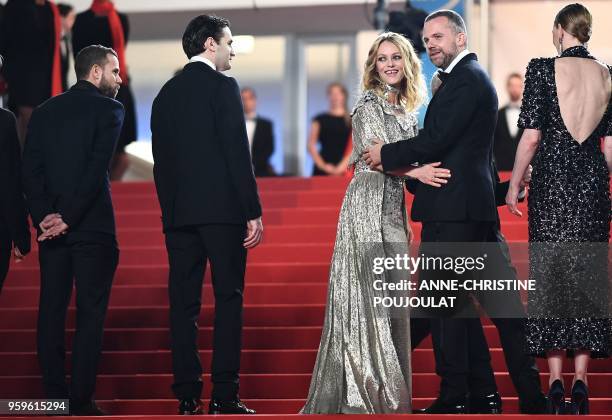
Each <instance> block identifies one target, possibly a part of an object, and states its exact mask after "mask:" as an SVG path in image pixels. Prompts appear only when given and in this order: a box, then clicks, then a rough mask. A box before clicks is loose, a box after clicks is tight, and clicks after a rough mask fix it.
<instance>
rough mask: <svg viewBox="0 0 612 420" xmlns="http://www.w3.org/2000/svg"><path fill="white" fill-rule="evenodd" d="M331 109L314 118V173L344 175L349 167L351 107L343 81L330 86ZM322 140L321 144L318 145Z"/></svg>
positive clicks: (311, 150) (311, 143)
mask: <svg viewBox="0 0 612 420" xmlns="http://www.w3.org/2000/svg"><path fill="white" fill-rule="evenodd" d="M327 99H328V101H329V109H328V111H327V112H323V113H321V114H318V115H317V116H316V117H314V118H313V121H312V124H311V126H310V135H309V137H308V153H310V155H311V156H312V160H313V161H314V165H315V167H314V171H313V173H312V174H313V175H343V174H344V173H345V172H346V169H347V168H348V162H349V157H350V150H349V153H347V145H348V142H349V135H350V134H351V121H350V116H349V113H348V110H347V104H346V102H347V99H348V92H347V91H346V88H345V87H344V86H343V85H341V84H340V83H337V82H334V83H331V84H330V85H329V86H327ZM317 143H320V148H319V147H317V146H318V144H317Z"/></svg>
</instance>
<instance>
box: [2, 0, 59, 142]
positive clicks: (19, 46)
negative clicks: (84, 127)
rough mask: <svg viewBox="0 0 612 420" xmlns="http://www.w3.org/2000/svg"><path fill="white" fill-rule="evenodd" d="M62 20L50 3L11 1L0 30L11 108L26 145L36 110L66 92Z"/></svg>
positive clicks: (8, 3)
mask: <svg viewBox="0 0 612 420" xmlns="http://www.w3.org/2000/svg"><path fill="white" fill-rule="evenodd" d="M60 34H61V19H60V15H59V11H58V9H57V6H56V5H55V4H54V3H53V2H52V1H49V0H8V2H7V3H6V7H5V9H4V18H3V20H2V25H1V27H0V54H3V55H4V57H5V59H6V65H5V66H4V70H3V75H4V78H5V79H6V82H7V84H8V90H9V108H10V109H11V110H12V111H13V112H14V113H15V114H16V115H17V132H18V134H19V140H20V142H21V144H22V146H23V142H24V140H25V135H26V131H27V127H28V122H29V121H30V117H31V116H32V111H33V109H34V108H35V107H37V106H38V105H40V104H41V103H43V102H44V101H45V100H47V99H49V98H50V97H51V96H55V95H59V94H60V93H62V76H61V63H60V61H61V60H60V49H59V39H60Z"/></svg>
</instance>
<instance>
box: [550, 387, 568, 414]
mask: <svg viewBox="0 0 612 420" xmlns="http://www.w3.org/2000/svg"><path fill="white" fill-rule="evenodd" d="M564 411H565V389H564V388H563V382H561V380H560V379H557V380H555V381H554V382H553V383H552V384H550V389H549V390H548V397H547V398H546V412H547V413H548V414H564Z"/></svg>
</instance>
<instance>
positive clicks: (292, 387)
mask: <svg viewBox="0 0 612 420" xmlns="http://www.w3.org/2000/svg"><path fill="white" fill-rule="evenodd" d="M346 183H347V180H345V179H341V178H333V179H332V178H317V179H306V178H279V179H261V180H259V181H258V184H259V188H260V191H261V198H262V202H263V205H264V225H265V243H264V244H263V245H262V246H260V247H259V248H258V249H256V250H255V251H253V252H252V253H250V254H249V264H248V267H247V278H246V283H247V287H246V291H245V310H244V324H245V329H244V334H243V343H244V351H243V355H242V381H241V397H242V398H243V399H244V400H245V401H246V402H247V404H248V405H249V406H251V407H252V408H254V409H256V410H257V411H258V412H259V413H260V414H262V416H260V417H259V418H266V419H267V418H270V419H279V418H283V417H285V416H287V415H291V414H296V413H297V412H298V411H299V409H300V408H301V407H302V405H303V403H304V398H305V397H306V393H307V391H308V385H309V382H310V374H311V372H312V367H313V364H314V360H315V356H316V349H317V347H318V344H319V339H320V333H321V324H322V321H323V315H324V304H325V297H326V292H327V274H328V267H329V261H330V257H331V252H332V249H333V241H334V238H335V231H336V222H337V217H338V212H339V208H340V203H341V200H342V196H343V193H344V189H345V187H346ZM113 198H114V203H115V209H116V212H117V226H118V236H119V245H120V248H121V257H120V265H119V268H118V270H117V274H116V276H115V283H114V286H113V291H112V296H111V303H110V307H109V311H108V316H107V321H106V331H105V337H104V352H103V355H102V359H101V363H100V368H99V377H98V385H97V392H96V397H97V399H98V400H99V402H100V405H101V406H102V407H103V408H104V409H106V410H107V411H108V412H109V414H112V415H113V416H140V417H141V418H151V417H152V416H154V415H166V416H168V417H164V418H169V416H170V415H172V414H175V412H176V407H177V404H176V401H175V400H174V399H173V397H172V394H171V392H170V383H171V379H172V378H171V359H170V352H169V332H168V308H167V305H168V297H167V272H168V265H167V257H166V253H165V249H164V241H163V235H162V233H161V223H160V214H159V206H158V203H157V199H156V196H155V191H154V187H153V185H152V184H150V183H125V184H115V185H113ZM522 207H523V210H526V208H525V205H524V204H523V205H522ZM500 213H501V215H502V220H503V222H502V226H503V231H504V233H505V234H506V237H507V238H508V240H509V241H513V242H525V241H526V238H527V223H526V219H518V218H516V217H514V216H511V215H510V214H508V212H507V211H506V210H505V209H501V212H500ZM413 230H414V231H415V234H416V235H417V237H418V235H419V234H420V227H419V226H418V225H415V226H413ZM513 258H514V262H515V264H516V265H517V267H518V269H519V272H520V274H521V275H522V276H526V273H527V259H526V258H527V255H526V253H525V248H524V247H523V248H521V247H517V248H516V249H513ZM206 282H207V284H206V286H205V288H204V302H205V304H206V305H205V307H204V308H203V310H202V315H201V318H200V325H201V332H200V349H201V352H200V354H201V357H202V362H203V366H204V369H205V379H204V381H205V392H204V396H205V397H207V396H208V392H209V383H208V373H209V372H210V366H209V365H210V359H211V350H210V348H211V335H212V334H211V333H212V331H211V328H210V325H211V320H212V304H213V302H212V291H211V288H210V276H209V274H208V273H207V276H206ZM38 283H39V278H38V264H37V252H33V253H32V254H31V255H30V256H29V258H28V259H27V261H26V262H25V263H23V264H20V265H17V266H15V265H13V267H12V270H11V271H10V273H9V276H8V279H7V281H6V284H5V288H4V291H3V292H2V295H1V296H0V398H5V399H6V398H40V397H41V396H42V394H41V383H40V377H39V369H38V364H37V361H36V316H37V304H38ZM67 322H68V324H67V325H68V334H67V340H68V345H70V343H71V341H72V336H73V333H74V308H73V305H72V306H71V309H70V310H69V316H68V321H67ZM484 322H485V333H486V336H487V340H488V342H489V345H490V346H491V355H492V358H493V368H494V370H495V372H496V378H497V383H498V386H499V389H500V393H501V394H502V396H503V397H504V411H505V412H506V413H508V414H507V415H505V418H514V417H515V416H513V415H511V413H517V412H518V409H517V399H516V393H515V391H514V388H513V387H512V384H511V382H510V378H509V377H508V374H507V371H506V366H505V362H504V358H503V354H502V352H501V349H500V343H499V337H498V335H497V331H496V330H495V328H494V327H493V326H492V325H491V323H490V321H488V320H484ZM413 355H414V356H413V370H414V379H413V383H414V397H415V401H414V405H415V407H424V406H426V405H428V404H429V403H430V402H431V401H432V400H433V398H434V397H435V396H436V395H437V390H438V379H437V377H436V375H435V374H434V362H433V354H432V350H431V340H430V339H428V340H426V341H425V342H424V343H423V345H422V346H421V347H420V348H419V349H418V350H416V351H415V352H414V353H413ZM538 364H539V366H540V369H541V371H542V373H543V375H542V381H543V383H546V382H547V374H546V370H547V369H546V365H545V363H543V361H539V362H538ZM68 371H70V366H68ZM566 371H567V372H568V373H567V377H566V379H567V381H566V383H567V384H569V381H570V378H571V365H570V364H569V363H568V364H567V367H566ZM590 372H591V373H590V376H589V382H590V388H591V390H592V397H593V399H592V404H591V407H592V408H591V410H592V412H593V413H594V414H608V413H612V389H611V387H610V384H612V362H610V361H609V360H598V361H593V362H592V364H591V366H590ZM263 414H267V416H266V415H263ZM232 417H233V416H230V417H228V418H232ZM362 417H363V416H354V417H353V418H356V419H361V418H362ZM378 417H379V416H368V417H363V418H364V419H365V418H367V419H373V418H378ZM437 417H438V416H433V417H432V416H430V417H428V418H430V419H433V418H436V420H437ZM471 417H481V416H471ZM10 418H18V417H14V416H11V417H10ZM114 418H117V417H114ZM384 418H387V416H385V417H384ZM607 418H610V417H607Z"/></svg>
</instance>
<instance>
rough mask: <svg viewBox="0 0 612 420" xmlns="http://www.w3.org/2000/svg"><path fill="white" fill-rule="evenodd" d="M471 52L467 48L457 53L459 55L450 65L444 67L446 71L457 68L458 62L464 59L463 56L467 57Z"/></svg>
mask: <svg viewBox="0 0 612 420" xmlns="http://www.w3.org/2000/svg"><path fill="white" fill-rule="evenodd" d="M469 53H470V51H469V50H468V49H467V48H466V49H465V50H463V51H461V52H460V53H459V54H457V57H455V59H454V60H453V61H451V63H450V64H449V65H448V67H447V68H445V69H443V71H444V73H450V72H451V71H453V69H454V68H455V66H456V65H457V63H459V62H460V61H461V60H463V57H465V56H466V55H468V54H469Z"/></svg>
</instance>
